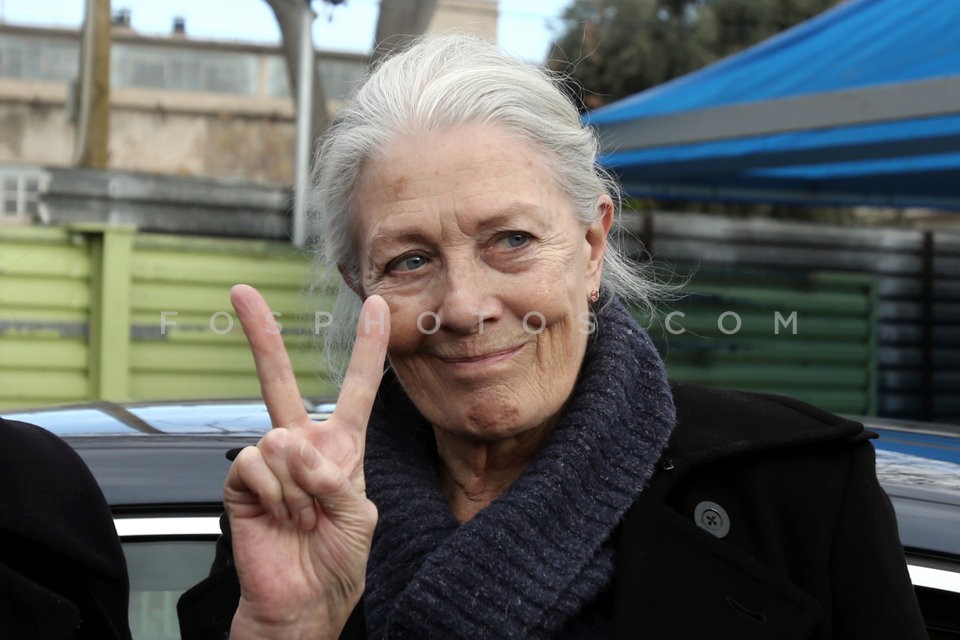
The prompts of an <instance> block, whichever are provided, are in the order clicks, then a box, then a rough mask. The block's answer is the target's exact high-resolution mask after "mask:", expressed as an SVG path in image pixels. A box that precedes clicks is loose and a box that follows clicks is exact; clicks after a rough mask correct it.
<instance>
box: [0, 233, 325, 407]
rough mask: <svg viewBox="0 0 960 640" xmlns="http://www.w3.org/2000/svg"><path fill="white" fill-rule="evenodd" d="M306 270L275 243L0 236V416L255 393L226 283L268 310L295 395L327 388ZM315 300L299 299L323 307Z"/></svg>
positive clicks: (303, 260) (303, 261)
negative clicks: (262, 300) (67, 406)
mask: <svg viewBox="0 0 960 640" xmlns="http://www.w3.org/2000/svg"><path fill="white" fill-rule="evenodd" d="M309 273H310V266H309V259H308V258H307V256H305V255H304V254H303V253H301V252H298V251H296V250H293V249H291V248H290V247H289V245H287V244H285V243H279V242H265V241H248V240H222V239H211V238H189V237H183V236H165V235H157V234H141V233H136V232H135V231H134V230H133V229H130V228H123V227H116V226H112V227H105V226H74V227H69V228H9V229H0V408H3V409H11V408H17V407H26V406H36V405H43V404H49V403H62V402H76V401H83V400H88V399H107V400H118V401H122V400H152V399H164V398H177V399H189V398H199V397H207V398H210V397H244V396H250V397H252V396H256V395H257V394H258V393H259V387H258V384H257V379H256V375H255V373H254V367H253V360H252V357H251V356H250V354H249V351H248V349H247V346H246V342H245V340H244V338H243V334H242V331H241V329H240V326H239V323H238V322H237V320H236V316H235V315H234V313H233V309H232V307H231V306H230V302H229V290H230V287H231V286H232V285H233V284H236V283H238V282H245V283H248V284H251V285H253V286H256V287H257V288H258V289H260V291H261V292H262V293H263V294H264V296H265V297H266V299H267V301H268V302H269V303H270V305H271V307H272V309H273V310H274V311H275V312H276V313H277V314H279V315H278V317H277V322H278V325H279V326H280V327H282V333H283V336H284V342H285V343H286V344H287V349H288V351H289V352H290V355H291V359H292V361H293V364H294V370H295V372H296V374H297V377H298V381H299V382H300V385H301V391H302V392H303V393H304V394H305V395H325V394H328V393H331V392H332V391H333V388H332V385H331V384H330V382H329V380H328V379H327V378H325V377H324V375H323V367H322V366H321V365H322V363H321V362H320V361H319V358H318V356H317V353H318V352H317V350H316V349H315V348H314V343H315V334H316V330H315V322H314V320H315V318H314V315H313V313H312V312H311V311H310V310H309V309H307V300H308V298H307V297H305V296H304V295H303V291H304V288H305V286H306V284H307V280H308V277H309ZM328 293H329V292H325V291H324V290H323V289H320V293H319V295H318V296H314V297H312V298H310V301H311V302H316V303H317V304H318V305H321V306H320V307H319V308H329V306H330V305H329V303H328V302H327V301H325V300H323V299H322V298H323V297H325V295H327V294H328ZM323 305H325V306H323Z"/></svg>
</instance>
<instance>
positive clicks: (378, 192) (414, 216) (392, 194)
mask: <svg viewBox="0 0 960 640" xmlns="http://www.w3.org/2000/svg"><path fill="white" fill-rule="evenodd" d="M354 211H355V214H354V217H355V220H354V226H355V231H354V233H355V238H356V240H357V241H358V243H359V245H361V246H362V245H363V243H364V242H365V241H366V240H368V239H369V237H370V236H371V235H374V234H380V235H382V234H383V233H384V232H385V231H387V230H396V229H402V230H403V231H404V232H406V231H408V230H409V229H410V228H411V227H416V226H417V225H418V224H420V225H424V226H427V225H433V224H437V223H438V221H439V219H441V218H451V217H453V218H456V222H457V225H458V226H459V227H460V228H461V229H463V230H465V231H467V232H471V230H472V228H473V227H475V226H479V227H483V226H489V224H490V223H491V221H492V220H494V219H496V220H504V219H508V218H511V217H514V218H515V217H518V215H519V214H523V215H526V216H529V215H540V216H541V217H543V216H544V215H547V216H548V217H552V216H554V215H557V214H565V215H572V206H571V204H570V201H569V198H568V197H567V195H566V193H565V192H564V191H563V190H562V189H561V188H560V187H559V185H557V183H556V180H555V179H554V177H553V172H552V171H551V170H550V166H549V163H548V162H547V160H546V158H545V157H544V154H542V153H541V152H540V151H539V150H538V149H536V148H535V147H534V146H533V145H531V144H529V143H528V142H527V141H526V140H525V139H524V138H522V137H520V136H518V135H516V134H515V133H513V132H511V131H510V130H508V129H505V128H503V127H500V126H494V125H479V124H468V125H461V126H458V127H454V128H449V129H445V130H442V131H437V132H431V133H426V134H420V135H412V134H408V135H404V136H400V137H398V138H397V139H395V140H394V141H393V142H391V143H390V144H389V145H386V146H385V147H384V148H382V149H380V150H379V151H378V152H377V153H376V154H375V155H374V156H373V157H371V158H370V159H369V160H368V161H367V162H366V163H365V164H364V166H363V169H362V170H361V172H360V176H359V180H358V182H357V191H356V197H355V208H354ZM358 248H359V247H358Z"/></svg>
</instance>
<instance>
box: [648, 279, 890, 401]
mask: <svg viewBox="0 0 960 640" xmlns="http://www.w3.org/2000/svg"><path fill="white" fill-rule="evenodd" d="M674 267H675V268H677V270H678V271H681V272H682V271H690V272H695V275H694V276H693V278H692V279H691V281H690V282H689V283H688V284H687V286H686V287H685V288H684V291H685V292H686V296H685V297H684V298H683V299H682V300H679V301H677V302H675V303H673V304H671V305H670V309H665V310H663V312H662V314H661V315H660V318H659V324H655V325H654V327H655V328H654V329H653V330H652V331H651V335H652V336H653V338H654V342H655V343H656V344H657V346H658V348H659V349H660V351H661V353H662V354H663V356H664V359H665V361H666V363H667V371H668V373H669V375H670V376H671V377H672V378H675V379H678V380H686V381H689V382H697V383H701V384H707V385H712V386H723V387H729V388H735V389H743V390H748V391H758V392H764V393H779V394H785V395H789V396H793V397H796V398H800V399H802V400H806V401H808V402H812V403H814V404H817V405H820V406H822V407H824V408H826V409H829V410H832V411H838V412H844V413H859V414H868V413H871V412H872V411H873V410H874V406H875V401H876V366H875V363H874V361H873V358H874V349H873V344H874V341H875V338H876V336H875V333H874V327H875V326H876V323H875V314H876V305H875V287H874V280H873V278H870V277H857V276H847V275H838V274H829V273H808V274H805V275H803V276H799V275H798V274H785V273H780V274H777V273H775V272H771V271H767V272H763V273H760V272H756V271H750V270H744V269H739V270H738V269H729V268H726V269H720V268H708V267H703V266H701V267H699V268H694V267H693V265H685V266H684V265H680V264H675V265H674ZM681 314H682V315H681Z"/></svg>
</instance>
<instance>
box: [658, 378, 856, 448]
mask: <svg viewBox="0 0 960 640" xmlns="http://www.w3.org/2000/svg"><path fill="white" fill-rule="evenodd" d="M670 386H671V390H672V392H673V399H674V404H675V406H676V412H677V425H676V427H675V429H674V432H673V435H672V437H671V441H670V445H669V449H670V450H671V452H672V454H673V455H674V456H679V457H683V458H685V459H687V460H692V459H698V458H712V457H717V456H727V455H737V454H748V453H753V452H758V451H764V450H774V449H778V448H789V447H796V446H804V445H818V444H825V443H849V444H852V443H855V442H859V441H862V440H866V439H869V438H870V437H872V436H873V434H871V433H870V432H869V431H866V430H864V428H863V425H862V424H860V423H859V422H854V421H853V420H849V419H846V418H843V417H841V416H838V415H836V414H833V413H830V412H829V411H825V410H823V409H820V408H819V407H816V406H814V405H811V404H808V403H805V402H802V401H800V400H796V399H794V398H788V397H785V396H777V395H771V394H762V393H751V392H745V391H734V390H731V389H721V388H712V387H704V386H701V385H696V384H690V383H684V382H675V381H673V382H671V385H670Z"/></svg>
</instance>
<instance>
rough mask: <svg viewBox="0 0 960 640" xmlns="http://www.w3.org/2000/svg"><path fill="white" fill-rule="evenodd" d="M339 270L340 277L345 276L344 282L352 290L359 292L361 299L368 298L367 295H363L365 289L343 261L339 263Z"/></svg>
mask: <svg viewBox="0 0 960 640" xmlns="http://www.w3.org/2000/svg"><path fill="white" fill-rule="evenodd" d="M337 271H339V272H340V277H341V278H343V282H344V283H345V284H346V285H347V286H348V287H350V290H351V291H353V292H354V293H355V294H357V296H358V297H359V298H360V299H361V300H366V297H365V296H364V295H363V289H361V288H360V285H359V284H357V282H356V281H355V280H354V279H353V278H352V277H350V272H349V271H347V267H345V266H344V264H343V263H342V262H341V263H338V264H337Z"/></svg>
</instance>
